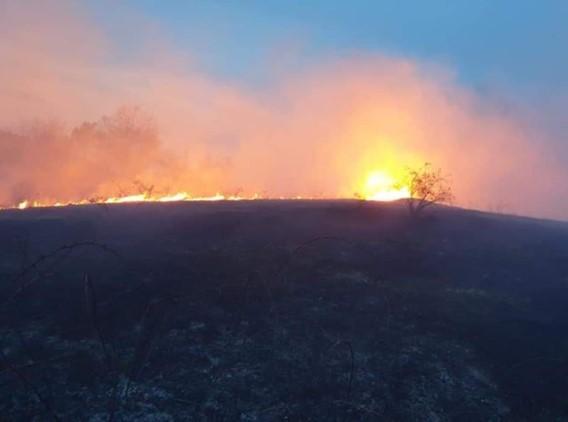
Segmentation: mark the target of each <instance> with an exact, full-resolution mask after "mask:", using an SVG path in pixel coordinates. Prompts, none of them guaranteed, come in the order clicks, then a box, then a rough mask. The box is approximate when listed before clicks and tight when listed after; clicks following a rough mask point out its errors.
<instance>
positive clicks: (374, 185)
mask: <svg viewBox="0 0 568 422" xmlns="http://www.w3.org/2000/svg"><path fill="white" fill-rule="evenodd" d="M410 197H411V194H410V190H409V188H408V187H407V186H405V185H403V184H401V183H400V182H398V181H397V180H396V179H395V178H394V177H393V176H391V175H390V174H389V173H388V172H385V171H381V170H374V171H371V172H370V173H369V174H368V175H367V177H366V179H365V182H364V183H363V185H362V186H361V189H360V193H357V194H355V196H354V197H353V198H340V197H338V198H327V199H354V198H357V199H362V200H365V201H380V202H390V201H397V200H401V199H408V198H410ZM261 199H279V200H302V199H308V200H309V199H323V198H321V197H305V196H293V197H282V196H281V197H277V198H273V197H269V196H262V195H260V194H254V195H251V196H241V195H225V194H222V193H216V194H215V195H211V196H193V195H191V194H189V193H187V192H177V193H175V194H166V195H150V194H148V193H139V194H133V195H124V196H112V197H108V198H96V199H83V200H79V201H67V202H61V201H34V200H23V201H21V202H19V203H18V204H17V205H15V206H12V207H6V208H4V209H19V210H25V209H28V208H48V207H66V206H77V205H93V204H128V203H142V202H208V201H254V200H261Z"/></svg>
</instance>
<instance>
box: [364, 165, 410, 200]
mask: <svg viewBox="0 0 568 422" xmlns="http://www.w3.org/2000/svg"><path fill="white" fill-rule="evenodd" d="M361 196H362V198H363V199H366V200H368V201H396V200H399V199H405V198H410V189H409V188H408V186H404V185H402V184H401V182H400V181H397V180H395V179H394V178H393V177H392V176H391V175H390V174H388V173H386V172H384V171H379V170H376V171H372V172H371V173H369V175H368V176H367V180H366V181H365V185H364V186H363V189H362V193H361Z"/></svg>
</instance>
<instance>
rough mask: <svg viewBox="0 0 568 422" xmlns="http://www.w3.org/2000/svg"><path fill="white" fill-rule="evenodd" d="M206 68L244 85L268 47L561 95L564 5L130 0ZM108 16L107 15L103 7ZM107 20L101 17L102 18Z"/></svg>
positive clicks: (517, 0) (549, 1)
mask: <svg viewBox="0 0 568 422" xmlns="http://www.w3.org/2000/svg"><path fill="white" fill-rule="evenodd" d="M128 3H129V4H130V6H131V7H132V8H135V9H137V10H139V11H140V13H142V14H146V15H147V16H149V17H151V18H152V19H155V20H156V21H157V22H159V24H160V25H161V29H162V30H163V31H164V33H165V34H166V35H167V36H168V37H170V39H171V40H172V41H173V42H175V43H176V44H177V45H178V46H179V47H182V48H187V49H188V50H190V51H191V52H192V54H196V55H198V56H199V58H200V60H201V61H202V62H203V63H205V64H206V65H207V66H208V67H209V68H210V70H214V71H217V72H221V73H223V74H225V75H232V76H235V77H237V78H244V79H251V78H255V77H261V78H262V77H263V76H266V75H262V74H259V71H260V69H262V67H261V66H257V65H258V64H259V63H263V62H265V61H266V60H271V59H273V58H274V52H273V49H274V48H275V46H278V45H283V46H284V45H286V46H288V48H290V49H294V50H295V51H294V53H295V55H296V56H297V57H295V60H305V61H313V60H318V58H320V57H322V56H323V57H325V56H330V55H332V56H338V55H352V54H357V53H358V52H380V53H387V54H388V53H392V54H394V55H405V56H413V57H416V58H419V59H424V60H429V61H434V62H436V63H443V64H446V65H449V66H451V67H452V68H454V69H455V70H456V71H457V73H458V76H459V78H460V79H461V80H463V81H465V82H467V83H469V84H471V85H472V86H475V87H479V88H481V89H483V88H485V87H487V86H493V85H498V86H499V85H502V86H503V88H507V89H510V90H511V91H513V92H516V93H527V94H533V95H536V96H539V97H540V96H547V95H550V96H558V95H566V94H567V93H568V78H566V74H567V73H568V48H566V45H567V44H568V25H567V24H566V22H567V21H568V2H566V1H564V0H543V1H533V0H498V1H495V0H474V1H472V0H428V1H420V0H412V1H409V0H396V1H392V0H389V1H385V0H354V1H333V0H307V1H300V0H289V1H275V0H257V1H217V0H210V1H181V0H179V1H174V0H172V1H161V0H129V1H128ZM105 10H106V11H107V12H108V8H107V9H105ZM102 16H105V14H102Z"/></svg>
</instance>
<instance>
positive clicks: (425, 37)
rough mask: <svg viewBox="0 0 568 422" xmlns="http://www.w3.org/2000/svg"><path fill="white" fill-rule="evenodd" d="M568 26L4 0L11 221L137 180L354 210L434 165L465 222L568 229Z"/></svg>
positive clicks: (206, 4) (413, 13)
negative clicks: (491, 220)
mask: <svg viewBox="0 0 568 422" xmlns="http://www.w3.org/2000/svg"><path fill="white" fill-rule="evenodd" d="M566 21H568V2H565V1H556V0H543V1H539V2H537V1H528V0H517V1H509V0H502V1H489V0H476V1H466V0H453V1H449V0H447V1H442V0H430V1H404V0H399V1H378V0H375V1H371V0H354V1H349V2H345V1H331V0H327V1H323V0H310V1H299V0H298V1H293V0H290V1H276V0H264V1H253V0H251V1H216V0H211V1H174V0H171V1H158V0H123V1H114V0H96V1H95V0H84V1H79V0H42V1H40V0H0V58H1V59H2V66H1V67H0V95H1V96H2V98H3V101H2V103H0V153H1V154H0V173H1V174H2V180H1V181H0V206H6V205H10V204H13V203H14V202H15V203H17V202H18V201H22V200H35V199H37V200H40V201H47V202H50V203H54V202H59V201H76V200H78V199H81V198H85V197H87V198H89V197H99V196H109V195H110V196H112V195H116V194H117V192H126V193H132V189H134V187H135V186H139V185H140V183H139V182H140V181H141V180H142V181H144V183H147V184H149V185H152V186H155V187H156V189H161V191H162V192H166V193H172V191H175V190H183V191H191V193H192V194H196V195H207V194H214V193H216V192H219V191H222V192H243V193H247V194H255V193H259V192H260V193H264V194H267V195H270V196H297V195H302V196H318V195H320V196H342V197H344V196H352V195H353V194H354V193H357V192H358V189H360V187H361V186H362V185H363V184H364V183H365V177H366V176H367V175H368V174H371V173H373V172H375V171H377V170H380V171H382V170H385V171H386V170H388V172H389V173H392V174H397V173H400V172H401V169H402V168H406V167H407V166H416V165H418V164H419V163H423V162H425V161H429V162H433V163H434V164H435V165H436V166H439V167H441V168H442V169H444V171H446V172H447V173H448V174H449V175H450V176H451V178H452V182H453V187H454V191H455V194H456V204H457V205H460V206H466V207H473V208H479V209H488V210H498V211H505V212H511V213H518V214H526V215H533V216H539V217H552V218H561V219H568V184H566V183H565V181H566V180H567V179H568V170H567V168H568V165H567V164H568V143H567V142H568V135H567V133H568V131H567V130H566V129H567V128H568V117H567V116H568V113H567V112H566V111H567V110H568V78H567V77H566V76H565V75H567V74H568V49H566V48H565V45H566V44H567V43H566V41H568V25H565V22H566ZM101 167H104V168H105V171H104V172H102V171H100V170H98V169H100V168H101ZM134 182H136V183H134ZM129 186H130V187H129Z"/></svg>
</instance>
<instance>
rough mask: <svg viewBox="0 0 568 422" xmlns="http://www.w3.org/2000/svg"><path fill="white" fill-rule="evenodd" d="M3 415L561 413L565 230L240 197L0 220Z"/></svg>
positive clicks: (543, 224) (546, 224)
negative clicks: (247, 199) (244, 199)
mask: <svg viewBox="0 0 568 422" xmlns="http://www.w3.org/2000/svg"><path fill="white" fill-rule="evenodd" d="M0 236H1V242H0V280H1V283H0V293H1V299H2V300H1V302H2V303H1V304H0V318H1V324H0V330H1V337H0V341H1V344H0V348H1V349H0V350H1V355H0V357H1V362H0V363H1V372H0V407H1V408H2V416H3V417H5V418H7V419H8V420H31V419H33V418H37V420H50V419H58V420H74V421H76V420H140V419H144V418H146V420H163V421H168V420H215V421H221V420H224V421H232V420H242V421H255V420H257V421H265V420H267V421H269V420H283V419H286V418H287V420H314V421H315V420H341V421H346V420H375V419H380V420H432V421H437V420H441V421H443V420H516V421H518V420H543V421H548V420H568V395H567V394H566V391H568V336H567V335H566V333H567V332H568V306H567V305H568V224H565V223H559V222H552V221H540V220H532V219H524V218H518V217H510V216H509V217H506V216H498V215H492V214H484V213H478V212H471V211H465V210H459V209H452V208H436V209H433V210H431V212H430V213H429V214H428V215H427V216H425V218H423V219H421V220H419V221H416V220H410V219H409V218H408V217H407V213H406V210H405V208H404V207H403V205H402V204H396V203H391V204H379V203H360V202H356V201H252V202H217V203H171V204H131V205H118V206H97V205H94V206H84V207H69V208H60V209H31V210H27V211H25V212H20V211H4V212H2V213H0Z"/></svg>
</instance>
